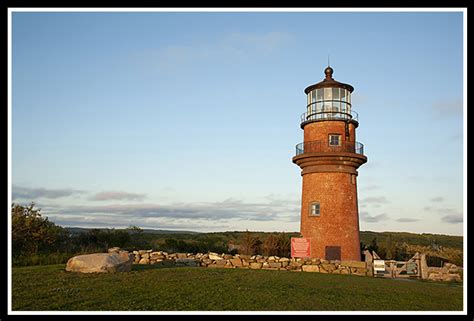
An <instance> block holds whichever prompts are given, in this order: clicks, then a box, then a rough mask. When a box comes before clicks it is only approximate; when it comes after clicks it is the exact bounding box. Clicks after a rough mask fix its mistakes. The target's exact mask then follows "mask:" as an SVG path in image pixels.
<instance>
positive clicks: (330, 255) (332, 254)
mask: <svg viewBox="0 0 474 321" xmlns="http://www.w3.org/2000/svg"><path fill="white" fill-rule="evenodd" d="M325 259H326V260H328V261H330V260H339V261H340V260H341V247H340V246H326V257H325Z"/></svg>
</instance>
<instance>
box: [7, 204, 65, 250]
mask: <svg viewBox="0 0 474 321" xmlns="http://www.w3.org/2000/svg"><path fill="white" fill-rule="evenodd" d="M40 211H41V209H37V208H35V204H34V203H33V202H32V203H30V205H28V206H22V205H19V204H15V203H13V204H12V213H11V215H12V252H13V256H19V255H22V254H36V253H38V252H50V251H53V250H55V249H57V248H58V247H59V246H60V245H61V243H63V242H64V241H66V240H67V239H68V238H69V237H70V234H69V233H68V232H67V230H66V229H64V228H62V227H60V226H58V225H56V224H54V223H53V222H50V221H49V220H48V218H47V217H42V216H41V213H40Z"/></svg>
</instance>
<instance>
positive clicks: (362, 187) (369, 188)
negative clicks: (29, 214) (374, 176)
mask: <svg viewBox="0 0 474 321" xmlns="http://www.w3.org/2000/svg"><path fill="white" fill-rule="evenodd" d="M380 188H381V186H380V185H375V184H372V185H363V186H360V189H361V190H364V191H373V190H376V189H380Z"/></svg>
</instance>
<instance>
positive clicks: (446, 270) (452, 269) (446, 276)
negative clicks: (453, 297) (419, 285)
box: [428, 263, 462, 281]
mask: <svg viewBox="0 0 474 321" xmlns="http://www.w3.org/2000/svg"><path fill="white" fill-rule="evenodd" d="M461 275H462V268H460V267H458V266H457V265H455V264H452V263H444V266H443V267H432V266H430V267H428V280H432V281H461V280H462V277H461Z"/></svg>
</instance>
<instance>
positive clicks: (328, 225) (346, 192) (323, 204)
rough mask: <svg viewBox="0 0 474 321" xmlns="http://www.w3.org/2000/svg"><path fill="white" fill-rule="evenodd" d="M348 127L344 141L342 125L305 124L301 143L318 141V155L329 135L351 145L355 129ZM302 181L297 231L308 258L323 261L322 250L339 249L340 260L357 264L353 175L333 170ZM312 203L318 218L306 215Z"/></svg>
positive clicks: (357, 243) (335, 122)
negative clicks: (305, 244) (305, 240)
mask: <svg viewBox="0 0 474 321" xmlns="http://www.w3.org/2000/svg"><path fill="white" fill-rule="evenodd" d="M348 126H349V127H348V129H349V137H348V138H349V139H348V140H346V122H344V121H329V120H327V121H317V122H312V123H309V124H306V125H305V126H304V142H305V143H306V142H310V141H322V146H323V150H322V151H325V150H324V148H325V146H328V145H329V135H330V134H340V135H341V138H342V141H343V142H346V141H350V142H354V141H355V125H354V124H353V123H349V125H348ZM354 170H355V169H354ZM354 172H355V171H354ZM355 173H356V172H355ZM302 178H303V190H302V204H301V230H300V231H301V234H302V235H303V237H306V238H311V257H313V258H326V246H339V247H340V253H341V260H355V261H360V243H359V213H358V203H357V179H356V174H351V173H348V172H347V170H346V171H342V170H341V171H338V170H337V168H336V167H335V168H334V171H329V172H327V171H325V172H310V173H306V174H304V175H303V177H302ZM312 202H319V204H320V215H319V216H310V215H309V214H310V204H311V203H312Z"/></svg>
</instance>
